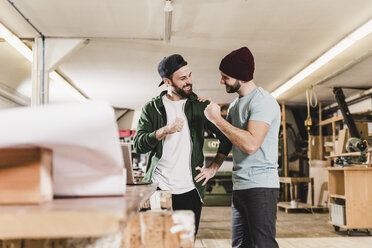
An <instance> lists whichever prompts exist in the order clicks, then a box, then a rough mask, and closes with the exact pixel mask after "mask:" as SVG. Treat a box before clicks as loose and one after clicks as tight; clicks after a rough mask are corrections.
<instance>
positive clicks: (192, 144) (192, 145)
mask: <svg viewBox="0 0 372 248" xmlns="http://www.w3.org/2000/svg"><path fill="white" fill-rule="evenodd" d="M186 104H187V101H186V103H185V104H184V105H183V113H184V114H185V116H186V119H187V115H186V113H185V106H186ZM191 121H192V120H191ZM187 124H188V123H187ZM188 126H189V132H190V146H191V147H190V148H191V152H190V163H189V167H190V173H191V181H192V183H193V184H194V187H195V189H196V192H198V195H199V199H200V201H201V202H202V203H204V202H203V199H202V197H201V195H200V193H199V190H198V187H196V184H195V182H194V176H193V174H192V166H191V162H192V154H193V147H194V143H193V142H192V135H191V128H190V125H188Z"/></svg>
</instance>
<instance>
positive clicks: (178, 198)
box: [172, 189, 202, 236]
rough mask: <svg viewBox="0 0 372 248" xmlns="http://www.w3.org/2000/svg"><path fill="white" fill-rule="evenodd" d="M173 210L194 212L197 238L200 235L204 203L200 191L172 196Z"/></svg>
mask: <svg viewBox="0 0 372 248" xmlns="http://www.w3.org/2000/svg"><path fill="white" fill-rule="evenodd" d="M172 207H173V210H192V211H193V212H194V215H195V236H196V234H197V233H198V229H199V221H200V214H201V210H202V202H201V201H200V197H199V194H198V191H197V190H196V189H193V190H191V191H189V192H186V193H184V194H179V195H173V194H172Z"/></svg>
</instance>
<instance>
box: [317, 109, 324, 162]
mask: <svg viewBox="0 0 372 248" xmlns="http://www.w3.org/2000/svg"><path fill="white" fill-rule="evenodd" d="M318 109H319V122H321V121H322V103H321V102H319V107H318ZM318 127H319V152H320V153H319V156H320V160H323V156H324V155H323V150H324V145H323V127H322V126H321V125H318Z"/></svg>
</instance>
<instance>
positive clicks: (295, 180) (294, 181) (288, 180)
mask: <svg viewBox="0 0 372 248" xmlns="http://www.w3.org/2000/svg"><path fill="white" fill-rule="evenodd" d="M279 182H280V183H284V184H289V187H290V197H291V198H290V201H295V200H296V191H297V190H296V188H297V185H298V184H299V183H308V184H309V190H310V194H311V198H310V199H311V204H306V203H302V202H296V204H295V205H294V206H293V205H292V204H291V202H278V204H277V206H278V209H284V210H285V212H286V213H289V212H290V211H295V210H306V211H311V212H312V211H324V210H326V209H327V208H325V207H322V206H314V179H313V178H311V177H279Z"/></svg>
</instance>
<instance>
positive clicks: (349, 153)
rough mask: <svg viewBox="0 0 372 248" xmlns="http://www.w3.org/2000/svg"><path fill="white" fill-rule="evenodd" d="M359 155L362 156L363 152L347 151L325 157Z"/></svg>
mask: <svg viewBox="0 0 372 248" xmlns="http://www.w3.org/2000/svg"><path fill="white" fill-rule="evenodd" d="M358 156H362V153H361V152H347V153H341V154H339V155H331V156H325V158H337V157H358Z"/></svg>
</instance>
